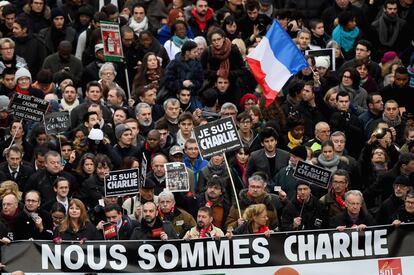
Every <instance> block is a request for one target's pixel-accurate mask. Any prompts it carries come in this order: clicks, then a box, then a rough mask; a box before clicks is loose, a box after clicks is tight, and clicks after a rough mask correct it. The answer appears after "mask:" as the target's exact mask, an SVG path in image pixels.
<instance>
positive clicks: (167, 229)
mask: <svg viewBox="0 0 414 275" xmlns="http://www.w3.org/2000/svg"><path fill="white" fill-rule="evenodd" d="M142 211H143V213H144V216H143V219H142V220H141V225H140V226H138V227H136V228H135V229H134V232H133V233H132V235H131V240H162V241H166V240H173V239H177V232H175V230H174V227H173V225H172V224H171V222H169V221H162V220H161V218H160V216H159V215H158V214H159V213H158V210H157V205H156V204H155V203H154V202H151V201H149V202H146V203H144V206H143V209H142Z"/></svg>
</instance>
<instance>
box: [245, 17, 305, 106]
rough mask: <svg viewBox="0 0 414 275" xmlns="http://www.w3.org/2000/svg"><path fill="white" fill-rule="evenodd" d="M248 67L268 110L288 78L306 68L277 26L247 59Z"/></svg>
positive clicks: (269, 31)
mask: <svg viewBox="0 0 414 275" xmlns="http://www.w3.org/2000/svg"><path fill="white" fill-rule="evenodd" d="M247 63H248V64H249V66H250V69H251V71H252V73H253V75H254V77H255V78H256V81H257V82H258V83H259V84H260V86H261V87H262V90H263V95H264V96H265V98H266V107H268V106H269V105H270V104H271V103H272V102H273V101H274V99H275V98H276V96H277V94H278V92H279V91H280V90H281V89H282V88H283V86H284V85H285V84H286V82H287V81H288V80H289V78H290V77H291V76H292V75H294V74H297V73H298V72H299V71H300V70H302V69H304V68H306V67H309V65H308V62H307V61H306V60H305V58H304V56H303V54H302V53H301V52H300V51H299V49H298V47H297V46H296V45H295V43H294V42H293V41H292V39H291V38H290V36H289V35H288V34H287V32H286V31H285V30H284V29H283V28H282V26H281V25H280V24H279V22H277V20H274V21H273V24H272V26H271V27H270V29H269V30H268V31H267V33H266V36H265V37H263V38H262V40H261V41H260V43H259V45H257V46H256V48H255V49H254V50H253V51H252V52H251V53H250V54H249V55H248V56H247Z"/></svg>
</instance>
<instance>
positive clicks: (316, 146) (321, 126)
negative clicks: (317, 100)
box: [305, 121, 331, 154]
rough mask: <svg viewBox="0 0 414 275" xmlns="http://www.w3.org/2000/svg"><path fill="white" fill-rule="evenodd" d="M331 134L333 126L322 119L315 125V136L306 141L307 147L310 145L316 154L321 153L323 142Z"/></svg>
mask: <svg viewBox="0 0 414 275" xmlns="http://www.w3.org/2000/svg"><path fill="white" fill-rule="evenodd" d="M330 134H331V128H330V127H329V124H328V123H326V122H324V121H321V122H318V123H316V125H315V138H313V139H311V140H309V141H308V142H306V143H305V146H306V147H309V148H310V149H311V150H312V152H313V153H314V154H319V153H320V151H321V144H322V142H324V141H327V140H328V139H329V135H330Z"/></svg>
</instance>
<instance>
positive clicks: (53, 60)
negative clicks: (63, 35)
mask: <svg viewBox="0 0 414 275" xmlns="http://www.w3.org/2000/svg"><path fill="white" fill-rule="evenodd" d="M71 52H72V43H71V41H69V40H62V41H60V42H59V46H58V48H57V52H56V53H53V54H51V55H49V56H48V57H46V59H45V61H44V62H43V66H42V68H43V69H49V70H50V71H51V72H52V73H53V75H54V77H56V76H57V75H59V74H61V73H68V74H69V75H70V76H71V79H73V81H74V82H75V85H77V84H78V83H80V80H81V76H82V71H83V67H82V62H81V61H80V60H79V59H78V58H76V57H75V56H74V55H73V54H71Z"/></svg>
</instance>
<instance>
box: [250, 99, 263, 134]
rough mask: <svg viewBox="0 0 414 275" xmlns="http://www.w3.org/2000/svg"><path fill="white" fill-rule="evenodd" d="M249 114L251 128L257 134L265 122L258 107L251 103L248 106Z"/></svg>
mask: <svg viewBox="0 0 414 275" xmlns="http://www.w3.org/2000/svg"><path fill="white" fill-rule="evenodd" d="M249 115H250V118H251V119H252V124H253V127H252V129H253V130H254V131H256V133H258V134H259V133H260V132H261V131H262V129H263V127H264V124H265V123H264V121H263V116H262V111H261V110H260V107H259V106H257V105H253V106H252V107H251V108H250V111H249Z"/></svg>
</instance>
